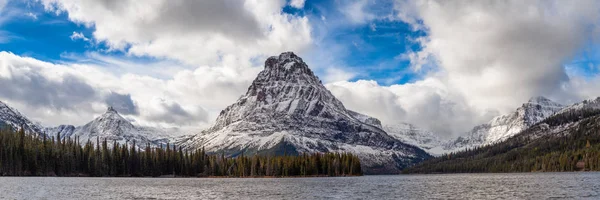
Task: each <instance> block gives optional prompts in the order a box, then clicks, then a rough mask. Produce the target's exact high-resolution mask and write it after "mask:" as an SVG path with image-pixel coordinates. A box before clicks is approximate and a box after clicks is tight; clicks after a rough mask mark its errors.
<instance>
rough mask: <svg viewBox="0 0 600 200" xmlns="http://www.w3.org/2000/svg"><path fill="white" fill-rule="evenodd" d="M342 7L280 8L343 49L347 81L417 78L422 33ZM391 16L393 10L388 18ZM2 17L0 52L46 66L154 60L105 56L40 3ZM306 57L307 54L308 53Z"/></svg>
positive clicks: (88, 31)
mask: <svg viewBox="0 0 600 200" xmlns="http://www.w3.org/2000/svg"><path fill="white" fill-rule="evenodd" d="M382 2H383V1H382ZM342 4H344V1H311V0H309V1H306V2H305V5H304V7H303V8H301V9H298V8H294V7H292V6H289V5H288V6H285V7H283V8H282V12H284V13H289V14H293V15H298V16H306V17H307V18H309V19H310V20H311V21H312V22H315V23H314V25H313V31H314V32H313V34H314V35H315V36H317V37H320V40H321V41H320V42H323V43H324V44H335V45H337V46H340V47H339V48H341V49H340V50H338V52H335V53H338V55H336V56H337V57H336V59H337V60H339V62H340V63H339V65H340V66H343V67H344V68H347V69H348V70H352V71H356V72H357V73H358V74H357V75H356V76H355V77H353V78H352V79H350V80H359V79H373V80H377V81H378V82H380V83H381V84H382V85H391V84H402V83H407V82H411V81H415V80H416V79H418V78H419V74H418V73H414V72H412V71H411V70H409V69H408V68H409V65H410V61H409V60H407V59H403V58H402V57H401V55H402V54H403V53H404V52H406V51H409V50H410V51H417V50H418V49H419V48H420V46H419V44H418V43H416V42H414V41H413V40H414V39H415V38H418V37H420V36H423V35H425V32H423V31H415V30H411V27H410V25H409V24H407V23H404V22H401V21H389V20H383V19H382V20H373V21H371V22H369V23H365V24H355V23H352V22H347V21H343V19H342V18H344V14H343V13H341V11H340V6H341V5H342ZM391 4H392V2H391V1H390V2H386V3H383V4H377V5H373V6H372V8H369V9H374V10H380V9H381V8H380V7H389V6H391ZM381 10H383V9H381ZM391 14H392V13H391V11H388V13H386V15H391ZM3 15H4V17H5V18H7V19H6V20H5V21H4V22H3V23H2V24H1V25H0V28H1V29H2V30H3V32H4V35H5V36H6V37H7V38H8V39H7V40H8V41H5V42H3V43H1V44H0V49H2V50H4V51H10V52H13V53H15V54H18V55H21V56H27V57H33V58H36V59H40V60H45V61H49V62H64V61H71V60H70V58H71V57H70V55H83V54H85V53H88V52H98V53H100V54H103V55H108V56H113V57H119V58H122V59H130V60H135V61H137V62H152V61H155V60H156V59H154V58H152V57H147V56H128V55H127V54H126V52H125V51H107V49H108V47H107V46H106V45H105V43H104V42H103V41H91V40H92V39H93V36H92V34H93V32H94V30H95V27H94V26H93V25H92V26H86V25H85V24H82V23H77V22H73V21H71V20H69V18H68V13H67V12H53V11H48V10H45V9H44V6H43V5H42V4H41V3H39V2H27V1H9V2H8V4H7V6H6V8H5V12H4V13H3ZM322 19H326V21H323V20H322ZM327 19H329V20H327ZM74 32H76V33H81V34H83V35H84V36H85V37H86V38H87V39H90V41H84V40H83V39H72V38H71V36H72V35H73V33H74ZM325 50H331V49H327V48H325V49H324V51H325ZM307 54H308V55H309V56H310V55H311V53H310V52H308V53H307ZM309 60H310V59H309ZM318 73H322V72H319V71H318Z"/></svg>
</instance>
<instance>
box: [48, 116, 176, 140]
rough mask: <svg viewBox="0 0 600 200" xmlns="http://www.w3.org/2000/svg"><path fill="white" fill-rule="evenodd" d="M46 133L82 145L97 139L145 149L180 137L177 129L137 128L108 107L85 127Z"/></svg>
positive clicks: (61, 126)
mask: <svg viewBox="0 0 600 200" xmlns="http://www.w3.org/2000/svg"><path fill="white" fill-rule="evenodd" d="M44 131H45V133H46V134H47V135H49V136H58V133H60V136H61V138H65V137H70V138H72V139H75V138H78V139H79V141H80V142H81V143H85V142H87V141H88V140H89V141H91V142H93V143H96V139H99V140H100V141H103V140H104V139H106V140H107V141H109V143H110V144H112V142H113V141H117V143H119V144H124V143H128V144H132V143H133V141H135V142H136V146H138V147H140V148H144V147H145V146H146V144H150V145H152V146H158V145H160V144H167V143H169V142H172V141H174V138H175V137H177V136H179V135H180V134H178V132H179V130H177V129H161V128H153V127H142V126H135V125H133V124H132V123H131V122H129V121H128V120H126V119H125V118H123V117H122V116H121V115H119V113H118V112H117V111H116V110H115V109H113V108H112V107H108V109H107V111H106V112H105V113H104V114H102V115H101V116H99V117H97V118H96V119H94V120H92V121H91V122H89V123H87V124H85V125H83V126H79V127H75V126H73V125H60V126H58V127H52V128H45V129H44Z"/></svg>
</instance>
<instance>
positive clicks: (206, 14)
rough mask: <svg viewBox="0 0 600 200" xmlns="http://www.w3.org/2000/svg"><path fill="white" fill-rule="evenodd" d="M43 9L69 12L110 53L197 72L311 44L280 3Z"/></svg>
mask: <svg viewBox="0 0 600 200" xmlns="http://www.w3.org/2000/svg"><path fill="white" fill-rule="evenodd" d="M43 3H44V5H45V8H46V9H47V10H49V11H59V12H68V13H69V15H68V16H69V19H70V20H72V21H74V22H77V23H80V24H84V25H86V26H89V27H93V28H94V29H95V30H94V32H93V39H95V40H96V41H98V42H105V43H106V44H107V45H108V46H109V47H110V49H111V50H123V51H126V52H127V53H129V54H130V55H135V56H151V57H157V58H167V59H173V60H178V61H181V62H184V63H186V64H190V65H196V66H199V65H209V66H212V65H218V64H219V63H220V62H221V57H222V56H223V55H228V56H229V55H232V56H235V57H236V59H240V60H250V59H254V58H256V57H262V58H265V57H266V56H270V55H275V54H278V53H280V52H283V51H296V52H301V51H303V50H305V49H306V48H308V47H309V46H310V45H311V42H312V40H311V27H310V25H309V22H308V18H306V17H300V16H296V15H290V14H286V13H283V12H282V8H283V6H285V1H281V0H278V1H256V0H247V1H242V2H240V1H234V0H209V1H183V0H175V1H167V0H155V1H145V2H143V3H140V2H139V1H135V0H124V1H66V0H65V1H63V0H44V1H43ZM291 36H293V37H291ZM240 67H242V66H240Z"/></svg>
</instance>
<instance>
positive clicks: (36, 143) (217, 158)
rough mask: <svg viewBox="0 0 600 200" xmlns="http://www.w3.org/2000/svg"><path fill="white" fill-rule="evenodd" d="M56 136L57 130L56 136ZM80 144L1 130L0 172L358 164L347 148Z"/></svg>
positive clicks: (302, 168)
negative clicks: (258, 151) (292, 151)
mask: <svg viewBox="0 0 600 200" xmlns="http://www.w3.org/2000/svg"><path fill="white" fill-rule="evenodd" d="M58 138H60V136H58ZM96 144H99V145H94V143H92V142H91V141H87V142H86V143H85V144H80V143H79V142H78V139H77V138H75V139H71V138H64V139H62V140H56V139H54V138H47V137H45V135H43V136H38V135H32V134H26V133H25V132H24V131H23V129H21V131H17V132H15V131H14V130H13V129H12V128H10V127H4V128H3V129H1V130H0V175H3V176H162V175H169V176H185V177H208V176H226V177H263V176H272V177H287V176H355V175H361V174H362V170H361V167H360V161H359V159H358V157H356V156H354V155H352V154H347V153H324V154H321V153H315V154H301V155H297V156H258V155H257V156H252V157H247V156H243V155H240V156H237V157H235V158H226V157H224V156H223V155H208V154H206V153H205V152H204V150H202V149H199V150H195V151H187V150H184V149H182V148H177V147H175V146H171V145H166V146H164V147H162V146H161V147H158V148H151V147H150V145H146V149H138V148H136V145H135V142H132V144H131V145H128V144H123V145H119V144H118V143H117V142H112V144H110V143H109V142H108V141H106V140H104V141H96Z"/></svg>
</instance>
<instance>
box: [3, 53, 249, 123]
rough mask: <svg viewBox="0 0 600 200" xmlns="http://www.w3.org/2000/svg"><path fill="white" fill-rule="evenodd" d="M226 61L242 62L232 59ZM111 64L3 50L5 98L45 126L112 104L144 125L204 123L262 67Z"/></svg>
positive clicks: (80, 119)
mask: <svg viewBox="0 0 600 200" xmlns="http://www.w3.org/2000/svg"><path fill="white" fill-rule="evenodd" d="M122 63H126V62H122ZM223 63H224V64H225V65H229V64H237V63H238V62H237V61H235V60H231V59H230V58H227V57H226V58H224V62H223ZM110 65H111V64H110V63H107V65H99V64H76V63H75V64H71V63H65V64H53V63H48V62H44V61H39V60H37V59H34V58H29V57H21V56H17V55H14V54H12V53H7V52H0V83H2V85H3V86H4V87H1V88H0V99H1V100H2V101H6V102H7V103H8V104H9V105H11V106H14V107H16V108H17V109H18V110H20V111H22V112H23V113H25V114H26V115H27V116H30V117H32V118H33V119H34V120H36V121H40V122H42V123H43V124H44V125H58V124H64V123H68V124H74V125H82V124H84V123H86V122H88V121H91V120H92V119H93V117H94V116H97V115H99V114H101V113H103V112H104V111H105V110H106V107H107V106H109V105H111V106H115V107H116V108H117V109H118V110H119V111H120V112H121V113H122V114H124V115H127V117H128V118H130V119H133V120H134V121H135V122H136V123H137V124H141V125H152V126H190V127H202V126H206V125H208V124H209V123H210V122H212V121H213V120H214V119H215V118H216V116H217V115H218V113H219V112H220V110H221V109H222V108H224V107H225V106H227V105H229V104H230V103H231V102H234V101H235V100H236V99H237V98H239V96H240V95H241V94H243V93H244V92H245V90H246V88H247V86H248V85H249V84H250V83H251V81H252V80H253V79H254V77H255V76H256V74H258V72H259V71H260V69H261V68H260V67H249V68H244V69H241V70H234V69H232V68H230V67H225V66H220V67H206V66H204V67H197V68H196V69H194V70H181V71H179V72H178V73H176V74H175V75H174V76H173V77H171V78H169V79H159V78H154V77H151V76H147V75H138V74H132V73H127V72H124V73H114V71H119V70H118V69H110V68H108V66H110ZM247 65H250V64H249V63H247Z"/></svg>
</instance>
